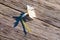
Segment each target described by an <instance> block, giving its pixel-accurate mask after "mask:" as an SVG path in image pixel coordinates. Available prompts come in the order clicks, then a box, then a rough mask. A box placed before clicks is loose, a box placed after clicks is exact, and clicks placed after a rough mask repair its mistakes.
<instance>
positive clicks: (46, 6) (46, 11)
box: [0, 0, 60, 28]
mask: <svg viewBox="0 0 60 40" xmlns="http://www.w3.org/2000/svg"><path fill="white" fill-rule="evenodd" d="M56 1H57V0H56ZM0 3H3V4H5V5H8V6H9V7H11V8H14V9H18V10H20V9H23V10H22V11H25V12H26V4H29V5H33V6H34V7H35V8H36V11H37V15H38V17H39V19H41V20H43V21H44V22H46V20H47V21H49V22H46V23H49V24H51V25H53V26H56V27H58V28H59V27H60V25H59V24H60V8H59V7H60V5H59V4H57V3H56V4H54V3H51V2H50V1H49V2H48V1H46V0H44V1H43V0H39V1H34V0H32V1H31V0H25V1H24V0H22V1H21V0H20V1H19V0H17V1H16V0H7V1H6V0H1V1H0ZM55 5H56V6H55ZM22 6H23V7H22ZM24 7H25V8H24Z"/></svg>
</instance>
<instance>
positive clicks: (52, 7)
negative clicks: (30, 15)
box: [0, 0, 60, 40]
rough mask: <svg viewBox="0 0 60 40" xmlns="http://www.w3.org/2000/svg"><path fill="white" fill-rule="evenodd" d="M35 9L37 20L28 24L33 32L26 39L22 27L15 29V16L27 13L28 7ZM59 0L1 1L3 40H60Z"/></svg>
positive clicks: (1, 31)
mask: <svg viewBox="0 0 60 40" xmlns="http://www.w3.org/2000/svg"><path fill="white" fill-rule="evenodd" d="M27 4H29V5H32V6H34V7H35V11H36V14H37V18H36V19H35V20H32V21H29V22H26V23H27V24H28V26H29V27H30V28H31V30H32V32H30V33H29V32H28V35H27V36H26V37H24V34H23V30H22V25H21V23H19V25H18V26H17V27H16V28H13V25H14V22H15V20H14V19H13V18H12V17H13V16H19V15H20V14H21V11H23V12H26V11H27V10H26V5H27ZM59 7H60V5H59V0H56V1H55V0H53V1H50V0H38V1H35V0H25V1H24V0H0V39H1V40H60V8H59Z"/></svg>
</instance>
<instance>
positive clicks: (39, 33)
mask: <svg viewBox="0 0 60 40" xmlns="http://www.w3.org/2000/svg"><path fill="white" fill-rule="evenodd" d="M1 6H2V5H1ZM9 10H11V9H9ZM2 12H3V11H2ZM11 12H15V11H11ZM3 13H5V12H3ZM3 13H1V14H2V15H1V14H0V22H1V23H3V24H5V25H9V26H12V25H13V22H14V20H13V18H11V17H7V16H4V15H3ZM6 13H7V12H6ZM18 13H19V12H18ZM8 14H9V13H8ZM5 15H7V14H5ZM6 19H7V20H6ZM35 23H37V24H35ZM28 24H29V26H30V28H31V29H32V33H31V34H35V35H37V36H42V37H43V38H46V39H51V40H56V39H59V37H60V36H59V34H60V30H59V29H57V28H55V27H54V26H52V25H49V24H46V23H44V22H41V21H40V20H37V19H36V20H35V21H32V23H30V22H28ZM40 25H41V26H40ZM45 25H48V26H49V27H48V26H45ZM47 27H48V28H47ZM50 27H51V29H50ZM43 28H44V29H43ZM46 28H47V29H46ZM19 29H20V28H19ZM39 30H40V31H39ZM45 30H48V31H45ZM47 34H48V35H47ZM50 35H52V36H50Z"/></svg>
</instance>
